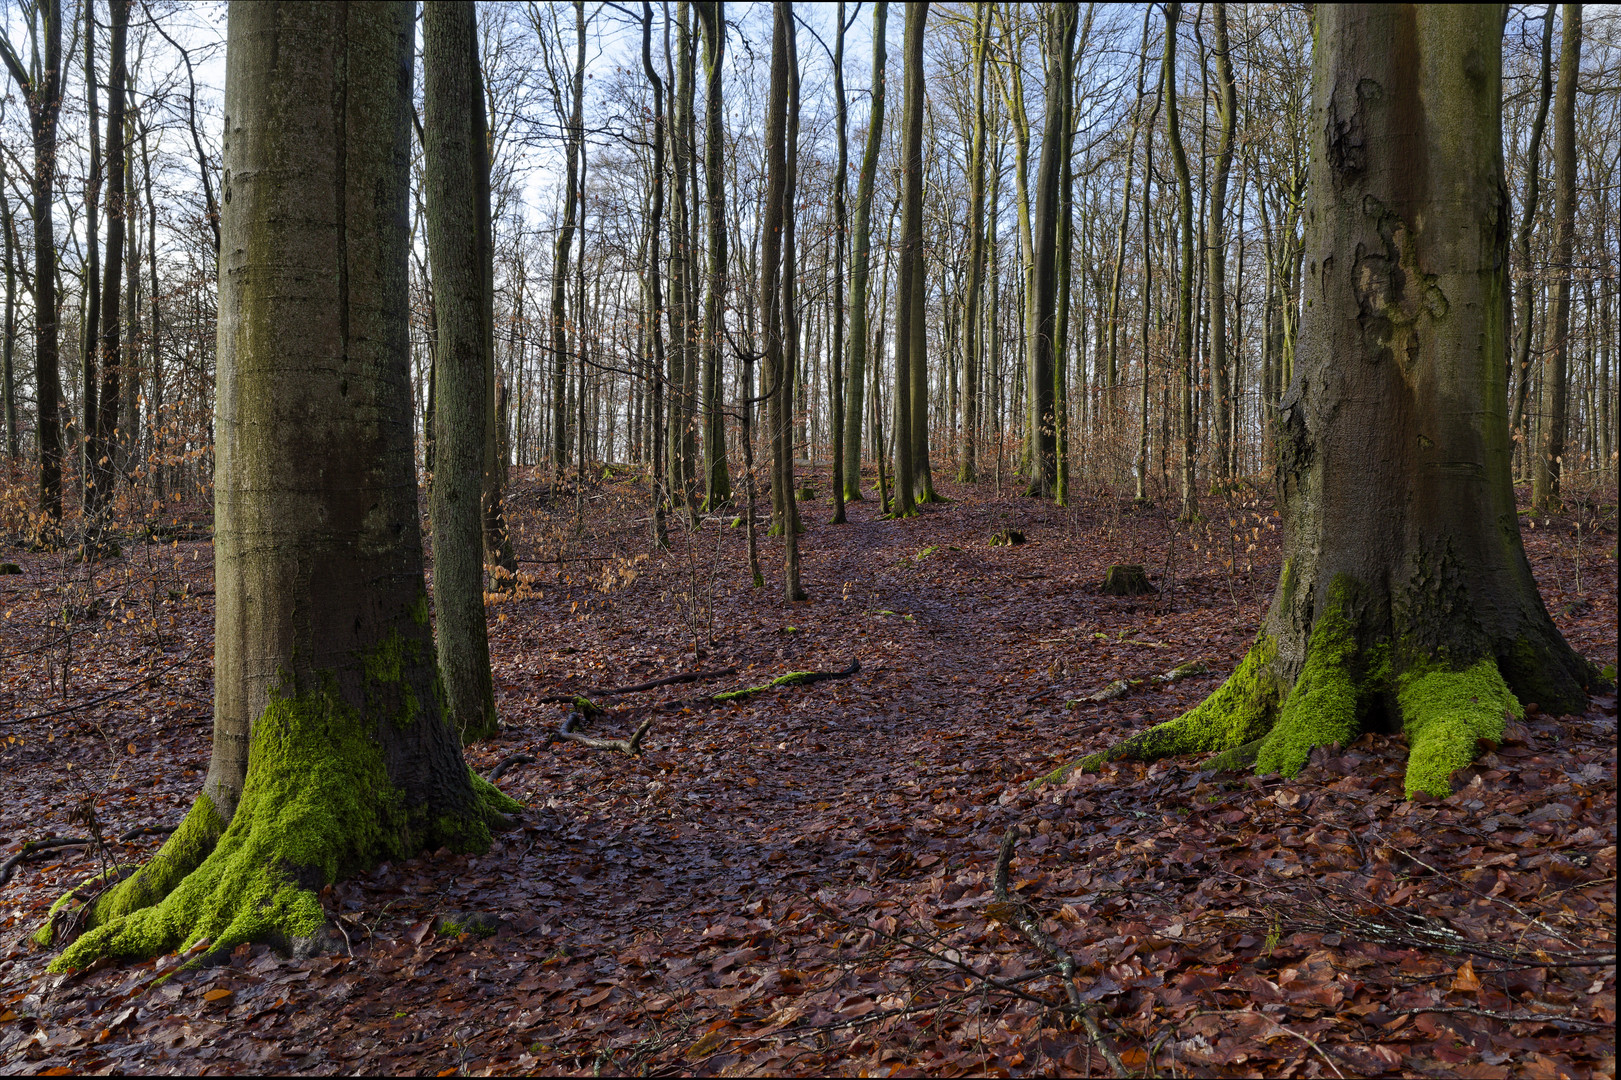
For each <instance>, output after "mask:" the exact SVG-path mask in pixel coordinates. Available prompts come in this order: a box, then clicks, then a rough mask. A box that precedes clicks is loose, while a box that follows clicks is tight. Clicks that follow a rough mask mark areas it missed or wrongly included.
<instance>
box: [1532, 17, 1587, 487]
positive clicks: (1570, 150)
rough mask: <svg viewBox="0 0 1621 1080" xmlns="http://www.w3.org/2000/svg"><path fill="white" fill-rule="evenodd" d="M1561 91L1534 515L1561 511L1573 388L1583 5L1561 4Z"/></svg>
mask: <svg viewBox="0 0 1621 1080" xmlns="http://www.w3.org/2000/svg"><path fill="white" fill-rule="evenodd" d="M1560 7H1561V9H1562V11H1561V14H1562V16H1563V22H1564V27H1563V31H1562V33H1561V34H1560V38H1559V89H1558V91H1557V93H1556V96H1555V98H1554V105H1553V170H1554V183H1555V187H1554V195H1553V201H1554V209H1553V229H1554V240H1553V252H1552V258H1551V260H1550V261H1551V262H1552V263H1553V274H1554V280H1553V302H1552V304H1550V305H1549V307H1550V310H1549V312H1548V323H1547V340H1546V344H1545V345H1544V346H1543V349H1542V357H1543V359H1542V446H1541V447H1540V448H1539V451H1540V452H1539V453H1537V454H1536V455H1534V457H1533V462H1532V470H1531V511H1532V513H1536V514H1547V513H1558V512H1559V509H1560V499H1559V476H1560V473H1561V471H1562V470H1563V467H1564V456H1565V424H1566V412H1567V409H1568V399H1569V390H1570V373H1569V369H1570V270H1571V266H1570V263H1571V254H1572V252H1573V251H1574V243H1573V241H1574V236H1575V231H1576V75H1577V71H1578V69H1579V67H1580V64H1581V54H1582V5H1580V4H1561V5H1560Z"/></svg>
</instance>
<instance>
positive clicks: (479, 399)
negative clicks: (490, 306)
mask: <svg viewBox="0 0 1621 1080" xmlns="http://www.w3.org/2000/svg"><path fill="white" fill-rule="evenodd" d="M479 81H480V80H479V79H478V29H477V25H476V19H475V15H474V5H473V4H472V3H471V0H427V2H426V3H425V4H424V5H423V9H422V83H423V91H422V94H423V97H422V102H423V106H422V131H423V178H422V186H423V197H424V199H425V201H426V208H427V238H428V261H429V264H430V266H431V268H432V272H433V282H434V300H435V304H434V314H435V320H436V322H437V324H438V335H437V336H438V342H437V346H438V347H437V349H436V357H435V363H434V380H433V395H434V396H433V412H434V433H435V436H434V468H433V482H432V490H431V493H430V498H429V509H430V513H431V516H432V519H433V599H434V610H435V614H436V616H437V620H436V630H437V642H438V656H439V675H440V679H441V680H442V683H443V686H444V692H445V706H446V719H447V720H449V721H450V723H451V724H452V725H454V726H455V728H456V729H457V730H458V731H460V732H461V735H462V739H463V740H464V741H472V740H474V739H481V738H487V737H488V736H490V735H493V734H495V732H496V729H497V726H498V725H497V720H496V712H495V684H494V681H493V679H492V677H491V674H490V645H489V637H488V630H487V627H486V623H485V613H484V521H483V519H484V515H483V509H482V506H483V504H482V499H483V478H484V467H485V462H484V449H485V442H486V431H485V427H486V420H487V415H486V411H485V398H486V396H487V391H486V386H485V382H486V379H487V377H488V365H487V363H486V357H485V354H484V346H485V341H484V309H485V306H486V304H487V303H488V302H489V301H488V298H487V297H486V296H485V292H484V269H483V265H484V257H485V255H486V254H487V253H486V251H485V247H484V244H483V243H482V239H483V229H482V228H481V221H480V218H481V214H480V212H479V206H478V203H479V199H478V196H477V192H478V189H479V183H480V181H481V179H483V170H482V169H481V167H480V163H481V162H482V161H484V160H486V159H487V157H488V155H487V154H486V153H485V149H484V146H483V145H482V142H481V140H480V139H479V137H478V132H479V129H480V128H482V127H483V124H481V123H479V122H478V121H477V120H475V118H474V114H475V113H482V112H483V109H484V100H483V94H482V91H481V89H480V86H479Z"/></svg>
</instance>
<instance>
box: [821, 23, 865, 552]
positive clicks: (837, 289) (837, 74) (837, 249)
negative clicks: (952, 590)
mask: <svg viewBox="0 0 1621 1080" xmlns="http://www.w3.org/2000/svg"><path fill="white" fill-rule="evenodd" d="M835 17H836V18H837V20H838V28H837V35H836V37H835V38H834V42H833V100H834V103H835V105H834V111H835V122H836V125H837V130H838V143H839V150H838V159H837V161H836V163H835V165H834V172H833V312H832V314H833V333H832V335H831V337H830V339H829V344H830V346H831V350H830V351H831V352H832V362H831V363H830V364H829V365H828V389H829V390H830V391H831V392H832V393H831V395H830V397H829V401H828V418H829V420H830V421H831V422H832V428H833V430H832V431H831V432H830V433H829V434H830V438H829V443H830V445H831V448H832V458H833V475H832V477H831V478H830V480H829V482H830V484H831V486H832V488H833V519H832V521H831V522H830V523H829V524H833V525H843V524H844V522H845V517H844V314H845V313H844V244H845V239H846V231H847V229H848V227H849V211H848V208H847V206H846V204H845V190H846V188H847V187H848V182H849V179H848V178H849V172H850V132H849V126H850V125H849V108H848V104H847V102H846V101H845V98H844V34H845V31H846V30H848V29H849V26H848V24H847V23H846V22H845V19H844V0H839V3H838V8H837V15H836V16H835ZM856 475H857V478H858V479H857V481H856V486H857V487H860V479H859V477H860V470H859V467H858V469H857V473H856Z"/></svg>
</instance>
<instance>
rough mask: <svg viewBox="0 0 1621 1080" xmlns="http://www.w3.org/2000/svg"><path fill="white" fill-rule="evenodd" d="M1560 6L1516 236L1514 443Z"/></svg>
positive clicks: (1545, 27) (1548, 41) (1526, 378)
mask: <svg viewBox="0 0 1621 1080" xmlns="http://www.w3.org/2000/svg"><path fill="white" fill-rule="evenodd" d="M1558 10H1559V5H1558V4H1549V5H1548V11H1547V14H1546V15H1544V16H1543V19H1542V78H1541V86H1540V90H1539V92H1538V94H1537V111H1536V115H1535V117H1534V118H1533V119H1532V121H1531V135H1530V138H1529V139H1528V140H1527V148H1526V158H1525V201H1524V203H1523V205H1522V206H1521V207H1520V224H1519V227H1518V228H1517V229H1516V230H1515V233H1514V261H1515V262H1516V263H1517V264H1518V266H1519V270H1520V287H1519V289H1518V290H1517V294H1518V295H1516V297H1515V301H1516V302H1515V309H1514V353H1515V359H1514V370H1513V372H1512V373H1511V380H1512V382H1513V385H1514V407H1513V411H1512V413H1511V416H1510V420H1509V431H1510V433H1511V434H1512V436H1513V438H1514V441H1515V442H1516V443H1519V444H1522V445H1523V444H1524V441H1525V402H1526V393H1527V391H1528V390H1529V389H1530V387H1531V325H1532V321H1533V305H1534V304H1535V302H1536V293H1537V290H1536V277H1535V275H1534V274H1533V273H1532V270H1531V231H1532V228H1533V227H1534V226H1535V224H1536V213H1537V199H1538V196H1539V194H1540V192H1541V189H1542V131H1543V127H1544V126H1545V125H1546V124H1547V121H1548V102H1549V100H1550V99H1551V98H1552V97H1553V67H1552V63H1551V60H1552V52H1553V24H1554V13H1555V12H1556V11H1558Z"/></svg>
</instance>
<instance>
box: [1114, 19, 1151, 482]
mask: <svg viewBox="0 0 1621 1080" xmlns="http://www.w3.org/2000/svg"><path fill="white" fill-rule="evenodd" d="M1152 21H1153V9H1152V8H1149V9H1146V10H1145V11H1144V12H1143V40H1142V44H1141V45H1140V46H1139V47H1138V50H1137V97H1136V103H1135V105H1133V107H1132V112H1131V138H1130V140H1129V141H1128V142H1127V143H1126V179H1125V183H1124V185H1123V186H1122V187H1121V193H1122V194H1121V198H1120V225H1119V226H1118V228H1117V230H1116V237H1115V248H1114V266H1113V268H1112V270H1111V271H1110V274H1109V328H1108V338H1107V339H1106V340H1107V350H1108V351H1107V352H1106V353H1105V354H1104V358H1103V410H1104V429H1105V431H1106V432H1107V433H1108V434H1109V436H1110V438H1109V445H1110V448H1111V451H1112V450H1113V447H1114V441H1115V440H1114V435H1115V433H1116V432H1118V430H1119V424H1120V419H1121V417H1120V402H1119V401H1117V400H1116V398H1117V397H1118V392H1119V383H1120V361H1119V349H1120V286H1121V282H1122V280H1123V279H1124V278H1125V270H1126V233H1127V230H1128V226H1129V225H1130V224H1131V173H1132V166H1133V164H1134V162H1135V159H1136V155H1137V135H1138V134H1139V132H1140V131H1141V130H1142V122H1143V76H1144V74H1145V72H1146V70H1147V68H1148V28H1149V26H1150V24H1151V23H1152ZM1149 179H1150V178H1149V176H1148V174H1147V172H1146V171H1145V172H1144V174H1143V200H1144V202H1145V203H1146V202H1147V199H1148V184H1149ZM1111 472H1112V473H1113V470H1112V469H1111ZM1117 478H1118V473H1113V475H1112V477H1111V479H1117Z"/></svg>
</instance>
